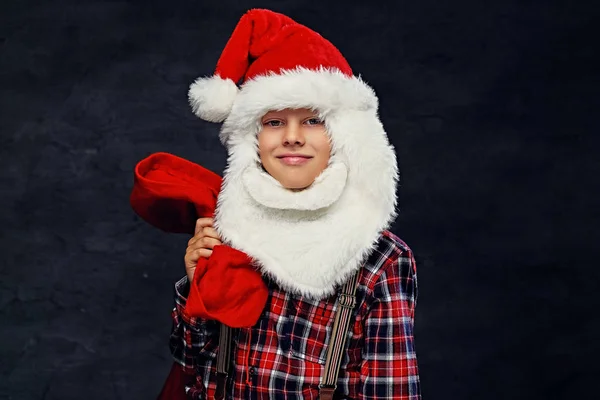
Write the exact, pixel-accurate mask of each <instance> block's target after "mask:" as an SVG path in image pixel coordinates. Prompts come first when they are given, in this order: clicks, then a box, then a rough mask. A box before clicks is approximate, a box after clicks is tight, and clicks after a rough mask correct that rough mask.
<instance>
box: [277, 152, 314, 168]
mask: <svg viewBox="0 0 600 400" xmlns="http://www.w3.org/2000/svg"><path fill="white" fill-rule="evenodd" d="M277 158H278V159H279V160H281V162H282V163H283V164H285V165H303V164H306V163H307V162H309V161H310V159H311V158H312V157H311V156H307V155H304V154H283V155H281V156H277Z"/></svg>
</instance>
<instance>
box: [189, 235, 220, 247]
mask: <svg viewBox="0 0 600 400" xmlns="http://www.w3.org/2000/svg"><path fill="white" fill-rule="evenodd" d="M220 244H221V241H220V240H219V239H214V238H211V237H208V236H206V237H204V238H203V239H202V240H199V241H198V242H196V244H195V245H196V246H202V248H205V249H211V250H212V249H213V248H214V247H215V246H218V245H220Z"/></svg>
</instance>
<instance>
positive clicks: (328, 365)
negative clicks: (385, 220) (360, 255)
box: [319, 270, 360, 400]
mask: <svg viewBox="0 0 600 400" xmlns="http://www.w3.org/2000/svg"><path fill="white" fill-rule="evenodd" d="M359 275H360V270H359V271H358V272H357V273H356V274H354V275H352V276H351V277H350V279H348V281H347V282H346V283H345V284H344V286H343V287H342V293H341V294H340V296H339V297H338V303H337V305H338V310H337V313H336V314H335V320H334V321H333V328H331V338H330V340H329V346H328V347H327V358H326V359H325V369H324V371H323V376H322V377H321V384H320V385H319V400H331V399H333V393H334V392H335V389H336V388H337V378H338V374H339V372H340V366H341V365H342V358H343V354H344V346H345V344H346V337H347V336H348V335H347V333H348V328H349V327H350V319H351V318H350V317H351V316H352V310H353V309H354V306H355V305H356V287H357V286H358V277H359Z"/></svg>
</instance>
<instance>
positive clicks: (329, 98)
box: [189, 9, 377, 142]
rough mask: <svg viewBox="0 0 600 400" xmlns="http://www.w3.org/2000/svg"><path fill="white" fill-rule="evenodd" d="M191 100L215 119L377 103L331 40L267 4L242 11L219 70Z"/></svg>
mask: <svg viewBox="0 0 600 400" xmlns="http://www.w3.org/2000/svg"><path fill="white" fill-rule="evenodd" d="M238 84H239V85H240V88H238ZM189 100H190V104H191V106H192V108H193V110H194V113H195V114H196V115H198V116H199V117H200V118H202V119H204V120H206V121H210V122H223V121H225V120H226V119H228V118H230V117H232V118H238V119H240V118H241V119H246V118H252V117H262V115H255V114H264V113H265V112H267V111H269V110H270V109H283V108H300V107H308V108H314V109H319V110H321V111H324V110H330V109H332V108H337V109H339V108H348V109H358V110H364V109H367V108H377V98H376V96H375V94H374V92H373V90H372V89H371V88H370V87H369V86H368V85H366V84H365V83H364V82H363V81H362V80H361V79H360V78H358V77H355V76H353V74H352V69H351V68H350V66H349V65H348V62H347V61H346V59H345V58H344V57H343V56H342V54H341V53H340V51H339V50H338V49H337V48H336V47H335V46H334V45H333V44H332V43H331V42H329V41H328V40H326V39H325V38H323V37H322V36H321V35H320V34H318V33H317V32H315V31H313V30H311V29H309V28H307V27H306V26H304V25H301V24H299V23H297V22H295V21H294V20H292V19H291V18H289V17H287V16H285V15H283V14H279V13H275V12H273V11H270V10H264V9H253V10H250V11H248V12H247V13H246V14H244V15H243V16H242V18H241V19H240V21H239V23H238V24H237V26H236V28H235V30H234V32H233V34H232V35H231V38H230V39H229V41H228V42H227V44H226V46H225V49H224V50H223V52H222V54H221V57H220V58H219V60H218V62H217V67H216V70H215V73H214V75H213V76H210V77H201V78H198V79H197V80H196V81H195V82H194V83H193V84H192V85H191V87H190V90H189ZM237 125H239V124H237ZM227 136H228V135H227V133H226V132H224V133H222V136H221V139H222V140H223V141H224V142H225V141H226V140H227Z"/></svg>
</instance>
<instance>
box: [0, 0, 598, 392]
mask: <svg viewBox="0 0 600 400" xmlns="http://www.w3.org/2000/svg"><path fill="white" fill-rule="evenodd" d="M310 3H311V4H312V5H309V2H304V1H292V0H280V1H271V2H264V1H263V2H260V1H256V2H242V1H238V2H231V1H200V0H197V1H183V0H171V1H104V2H102V1H82V0H69V1H33V0H19V1H16V0H15V1H6V0H5V1H2V2H1V6H0V7H1V8H0V89H1V90H2V93H1V98H0V129H1V133H2V135H1V142H0V184H1V187H0V190H1V192H0V202H1V208H0V209H1V210H2V211H1V213H0V226H1V232H0V235H1V236H0V239H1V241H0V243H1V246H2V248H1V250H2V257H0V360H1V361H0V374H1V375H0V377H1V381H0V398H2V399H4V398H6V399H17V400H29V399H61V400H62V399H84V398H85V399H104V400H106V399H152V398H153V396H155V395H156V394H157V392H158V390H159V389H160V387H161V385H162V383H163V379H164V377H165V375H166V372H167V369H168V368H169V366H170V356H169V353H168V348H167V339H168V334H169V330H170V317H169V313H170V310H171V304H172V303H171V294H172V284H173V282H174V281H175V280H176V279H177V278H179V277H180V276H182V275H183V273H184V269H183V263H182V258H183V254H184V251H185V247H186V242H187V239H188V238H187V237H185V236H183V235H169V234H166V233H162V232H159V231H157V230H155V229H154V228H151V227H150V226H148V225H146V224H145V223H143V222H142V221H140V219H139V218H137V217H136V216H135V215H134V214H133V212H132V211H131V209H130V207H129V204H128V195H129V191H130V189H131V186H132V169H133V167H134V165H135V163H136V162H137V161H138V160H140V159H142V158H143V157H145V156H147V155H148V154H149V153H151V152H156V151H168V152H172V153H174V154H177V155H179V156H182V157H185V158H188V159H190V160H193V161H195V162H199V163H201V164H202V165H204V166H206V167H208V168H210V169H213V170H214V171H218V172H221V171H222V169H223V167H224V164H225V151H224V149H223V148H222V147H221V146H220V144H219V142H218V139H217V133H218V126H217V125H213V124H209V123H205V122H203V121H201V120H199V119H198V118H196V117H195V116H193V114H192V113H191V111H190V109H189V107H188V104H187V97H186V95H187V87H188V85H189V84H190V83H191V82H192V81H193V80H194V79H195V78H196V77H197V76H200V75H208V74H210V73H212V71H213V69H214V67H215V63H216V60H217V58H218V56H219V54H220V52H221V50H222V48H223V46H224V45H225V42H226V41H227V39H228V37H229V35H230V33H231V32H232V30H233V28H234V26H235V24H236V23H237V21H238V18H239V17H240V16H241V14H242V13H243V12H244V11H245V10H246V9H248V8H250V7H269V8H273V9H274V10H276V11H281V12H284V13H286V14H288V15H290V16H292V17H293V18H294V19H296V20H297V21H299V22H301V23H304V24H306V25H308V26H310V27H312V28H313V29H315V30H317V31H319V32H320V33H322V34H323V35H324V36H325V37H327V38H328V39H330V40H331V41H332V42H333V43H334V44H335V45H336V46H337V47H338V48H339V49H340V50H341V51H342V53H343V54H344V55H345V56H346V57H347V59H348V60H349V62H350V64H351V65H352V67H353V69H354V70H355V72H357V73H360V74H362V76H363V77H364V78H365V79H366V80H367V81H368V82H369V83H370V84H371V85H372V86H373V87H374V88H375V89H376V91H377V92H378V95H379V97H380V103H381V118H382V120H383V122H384V124H385V126H386V129H387V131H388V132H389V135H390V137H391V140H392V142H393V144H394V145H395V146H396V149H397V152H398V157H399V164H400V169H401V173H402V186H401V188H400V190H399V198H400V216H399V218H398V220H397V223H396V224H395V226H394V229H393V230H394V232H395V233H397V234H398V235H400V237H401V238H402V239H404V240H405V241H406V242H407V243H408V244H409V246H411V247H412V249H413V251H414V252H415V255H416V259H417V263H418V268H419V289H420V297H419V305H418V307H417V315H416V345H417V352H418V359H419V365H420V372H421V381H422V387H423V396H424V399H428V400H429V399H431V400H434V399H484V400H487V399H592V398H598V397H597V393H595V394H594V391H592V388H593V386H592V382H593V381H594V380H595V379H597V375H598V373H599V368H598V367H597V360H598V357H597V355H598V352H599V350H600V349H599V345H598V332H599V329H598V328H599V326H598V322H597V318H595V317H597V308H596V306H597V303H598V302H597V300H596V294H595V291H596V290H597V289H598V282H599V280H598V272H597V269H598V265H597V264H598V261H597V260H598V256H599V254H598V253H599V251H598V248H599V247H600V246H598V240H597V239H598V235H596V232H595V231H596V229H597V228H598V226H599V224H598V222H599V213H600V212H599V205H598V202H597V200H596V197H597V196H596V195H597V194H598V192H599V187H598V180H597V179H596V176H597V175H598V174H599V173H600V162H599V157H598V156H597V155H598V153H599V151H598V149H599V145H600V143H599V140H598V135H597V134H598V132H597V130H596V131H595V128H597V127H598V108H599V105H600V104H599V103H598V101H597V99H596V97H595V95H596V92H597V91H598V89H599V81H598V75H597V74H596V73H597V71H598V69H599V68H600V63H599V59H598V55H597V53H596V52H597V39H594V37H595V35H594V33H595V32H594V28H595V25H597V24H598V13H597V12H595V11H594V10H593V9H583V8H582V7H581V6H578V5H575V3H573V4H569V3H568V2H563V3H558V2H556V1H553V2H548V1H546V2H544V1H538V2H535V1H519V2H517V1H514V0H509V1H502V2H500V1H497V2H494V3H495V4H487V3H488V2H482V1H474V0H473V1H470V0H459V1H453V2H451V1H442V0H423V1H418V2H407V1H398V2H394V5H391V4H392V1H389V2H377V1H369V2H357V3H356V4H352V3H349V2H347V1H321V2H314V4H313V3H312V2H310ZM580 3H581V4H583V2H580ZM594 134H595V135H594ZM596 392H597V391H596Z"/></svg>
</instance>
